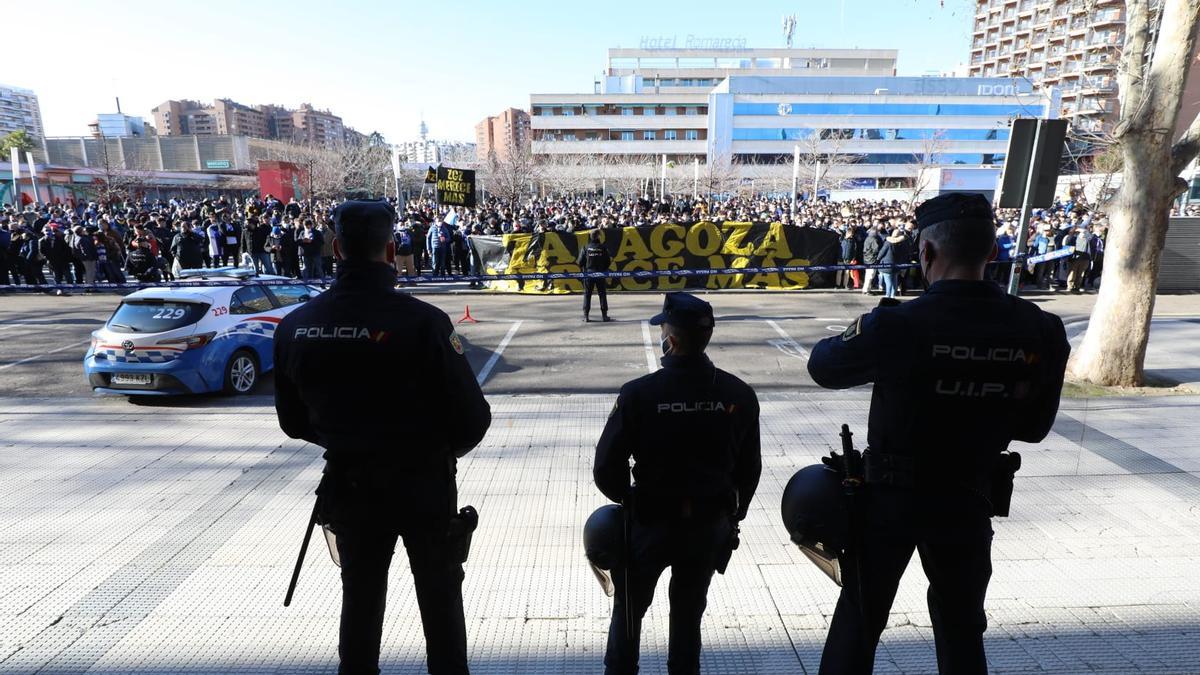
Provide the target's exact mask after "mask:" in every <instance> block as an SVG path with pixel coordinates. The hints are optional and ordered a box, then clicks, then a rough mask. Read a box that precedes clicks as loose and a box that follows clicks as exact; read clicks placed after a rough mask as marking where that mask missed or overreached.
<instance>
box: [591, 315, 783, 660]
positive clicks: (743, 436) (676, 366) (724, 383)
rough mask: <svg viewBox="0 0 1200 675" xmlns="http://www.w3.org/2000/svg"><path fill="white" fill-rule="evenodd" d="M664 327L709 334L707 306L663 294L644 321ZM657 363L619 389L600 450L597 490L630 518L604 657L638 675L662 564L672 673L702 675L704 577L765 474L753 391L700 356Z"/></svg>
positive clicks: (720, 562)
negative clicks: (658, 308)
mask: <svg viewBox="0 0 1200 675" xmlns="http://www.w3.org/2000/svg"><path fill="white" fill-rule="evenodd" d="M664 320H665V321H666V322H668V323H671V324H673V325H675V324H681V325H690V324H694V323H706V324H707V325H708V326H711V325H712V308H711V307H710V306H709V305H708V303H706V302H703V301H701V300H698V299H696V298H694V297H692V296H690V295H687V294H685V293H670V294H668V295H667V300H666V301H665V303H664V312H663V314H660V315H659V316H657V317H655V318H654V319H653V321H652V322H653V323H656V324H661V323H663V322H664ZM662 366H663V367H662V369H661V370H659V371H658V372H656V373H654V374H652V375H647V376H644V377H641V378H638V379H636V380H633V381H632V382H629V383H627V384H625V386H623V387H622V388H621V393H620V396H619V397H618V398H617V403H616V406H615V407H614V408H613V410H612V413H611V414H610V415H609V418H608V423H607V424H606V425H605V427H604V433H603V435H602V436H601V437H600V442H599V444H598V445H597V447H596V464H595V469H594V476H595V480H596V485H597V486H598V487H599V488H600V490H601V492H603V493H604V495H605V496H606V497H608V498H609V499H611V500H613V501H615V502H622V503H624V504H625V505H626V507H627V509H628V511H629V512H630V513H631V514H632V517H631V518H630V522H629V528H628V532H629V536H628V541H627V550H628V556H629V560H628V565H629V569H628V570H626V569H623V568H622V567H620V566H618V567H617V568H616V569H614V570H613V582H614V584H615V586H616V594H615V601H614V605H613V614H612V621H611V623H610V625H609V632H608V649H607V652H606V654H605V657H604V664H605V672H606V673H608V674H610V675H612V674H616V673H636V672H637V669H638V667H637V663H638V648H639V647H638V646H639V642H640V636H641V622H642V617H643V616H644V615H645V613H646V610H647V608H648V607H649V606H650V602H651V600H652V599H653V594H654V587H655V585H656V584H657V583H658V578H659V576H660V575H661V574H662V572H663V570H664V569H666V568H667V567H670V568H671V586H670V601H671V619H670V621H671V624H670V646H669V652H668V657H667V665H668V669H669V670H670V672H671V673H697V672H699V668H700V621H701V618H702V616H703V614H704V608H705V606H706V603H707V597H706V596H707V594H708V585H709V581H710V580H711V579H712V574H713V571H714V570H715V569H717V568H721V569H722V570H723V560H722V558H723V557H724V561H727V560H728V558H727V557H725V556H726V555H727V554H728V553H729V546H730V544H731V543H732V541H733V539H732V537H733V535H734V530H733V528H734V527H735V522H736V521H741V520H742V519H743V518H745V517H746V512H747V510H748V509H749V505H750V500H751V499H752V498H753V496H754V491H755V489H756V488H757V487H758V479H759V474H760V473H761V472H762V459H761V456H760V450H759V433H758V399H757V397H756V396H755V394H754V390H753V389H751V388H750V386H749V385H747V384H746V383H744V382H742V381H741V380H739V379H738V378H737V377H734V376H733V375H730V374H729V373H726V372H725V371H723V370H720V369H718V368H716V367H715V366H713V364H712V362H711V361H710V360H709V359H708V357H707V356H705V355H703V354H695V355H688V356H671V355H668V356H665V357H663V359H662ZM630 456H632V457H633V459H634V461H635V464H634V467H633V478H634V481H635V483H636V486H635V487H634V488H632V489H631V488H630V468H629V458H630ZM627 584H628V588H627ZM626 597H628V599H629V603H630V606H629V607H628V609H627V608H626V604H625V601H626ZM627 612H628V614H629V615H630V616H631V617H632V622H633V625H632V627H631V630H630V627H628V626H627V624H626V616H627ZM631 637H632V639H630V638H631Z"/></svg>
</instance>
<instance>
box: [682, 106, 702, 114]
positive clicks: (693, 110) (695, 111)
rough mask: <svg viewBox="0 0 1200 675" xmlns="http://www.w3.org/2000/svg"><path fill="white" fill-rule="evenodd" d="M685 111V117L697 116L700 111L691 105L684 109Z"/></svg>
mask: <svg viewBox="0 0 1200 675" xmlns="http://www.w3.org/2000/svg"><path fill="white" fill-rule="evenodd" d="M685 110H686V111H687V112H686V113H684V114H686V115H698V114H700V110H699V109H698V108H697V107H696V106H693V105H689V106H688V107H687V108H685Z"/></svg>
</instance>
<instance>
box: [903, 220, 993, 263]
mask: <svg viewBox="0 0 1200 675" xmlns="http://www.w3.org/2000/svg"><path fill="white" fill-rule="evenodd" d="M921 237H923V238H925V239H926V240H928V241H929V242H930V243H932V244H933V246H934V248H935V249H937V251H938V253H940V254H942V255H944V256H946V257H947V258H949V259H951V260H953V261H955V262H957V263H961V264H966V265H978V264H981V263H985V262H987V261H988V259H989V258H990V257H991V256H992V248H993V247H995V245H996V229H995V227H993V226H992V223H991V222H989V221H985V220H977V219H970V220H943V221H942V222H940V223H934V224H933V225H928V226H926V227H923V228H921Z"/></svg>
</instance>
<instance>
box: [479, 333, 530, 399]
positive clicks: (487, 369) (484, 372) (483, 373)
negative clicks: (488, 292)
mask: <svg viewBox="0 0 1200 675" xmlns="http://www.w3.org/2000/svg"><path fill="white" fill-rule="evenodd" d="M520 327H521V322H520V321H514V322H513V325H512V327H511V328H509V329H508V333H506V334H505V335H504V339H503V340H501V341H500V346H499V347H496V351H494V352H492V357H491V358H490V359H488V360H487V363H485V364H483V368H481V369H480V370H479V374H478V375H476V376H475V382H477V383H478V384H479V385H480V386H483V383H484V381H486V380H487V378H488V375H491V374H492V368H495V367H496V363H497V362H499V361H500V355H501V354H503V353H504V348H505V347H507V346H508V343H509V342H511V341H512V339H513V336H514V335H516V334H517V329H518V328H520Z"/></svg>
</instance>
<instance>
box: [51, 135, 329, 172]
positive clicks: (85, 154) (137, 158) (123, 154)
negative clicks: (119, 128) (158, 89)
mask: <svg viewBox="0 0 1200 675" xmlns="http://www.w3.org/2000/svg"><path fill="white" fill-rule="evenodd" d="M305 152H307V153H312V152H321V151H320V150H313V149H310V148H303V147H300V146H295V145H292V144H289V143H283V142H281V141H272V140H268V139H265V138H252V137H250V136H151V137H141V138H136V137H130V138H104V139H101V138H92V137H86V136H85V137H72V138H46V139H44V140H43V141H42V144H41V147H40V148H38V149H36V150H35V151H34V156H35V160H36V161H37V162H38V163H39V164H50V165H54V166H69V167H86V168H92V169H109V170H114V171H199V172H214V173H241V172H253V171H257V170H258V160H261V159H276V160H277V159H286V158H288V157H291V156H293V155H297V154H299V153H305Z"/></svg>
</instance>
